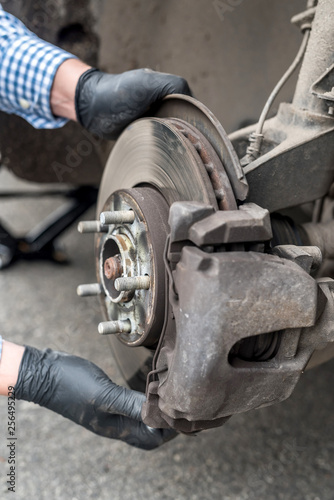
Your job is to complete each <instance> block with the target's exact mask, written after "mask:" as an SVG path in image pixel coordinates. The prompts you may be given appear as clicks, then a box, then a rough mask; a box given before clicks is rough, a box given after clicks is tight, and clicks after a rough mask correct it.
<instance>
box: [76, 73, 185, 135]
mask: <svg viewBox="0 0 334 500" xmlns="http://www.w3.org/2000/svg"><path fill="white" fill-rule="evenodd" d="M168 94H187V95H191V92H190V89H189V86H188V83H187V82H186V80H184V79H183V78H181V77H179V76H175V75H169V74H167V73H157V72H155V71H152V70H150V69H136V70H133V71H126V72H125V73H121V74H119V75H110V74H107V73H102V71H99V70H97V69H89V70H88V71H86V72H85V73H83V74H82V75H81V77H80V78H79V81H78V84H77V87H76V94H75V109H76V114H77V119H78V122H79V123H81V125H83V126H84V127H85V128H86V129H87V130H89V131H90V132H92V133H93V134H96V135H98V136H100V137H103V138H104V139H115V138H116V137H117V136H118V135H119V134H120V133H121V132H122V130H123V129H124V128H125V127H126V126H127V125H128V124H129V123H131V122H132V121H133V120H136V119H137V118H139V117H140V116H142V115H143V114H145V113H146V111H148V109H149V108H150V106H151V105H152V104H154V103H155V102H156V101H158V100H160V99H162V98H163V97H165V96H166V95H168Z"/></svg>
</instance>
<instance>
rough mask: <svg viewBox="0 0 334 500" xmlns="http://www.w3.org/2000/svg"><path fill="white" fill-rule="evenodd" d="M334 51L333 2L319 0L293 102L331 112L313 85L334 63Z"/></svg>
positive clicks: (300, 105)
mask: <svg viewBox="0 0 334 500" xmlns="http://www.w3.org/2000/svg"><path fill="white" fill-rule="evenodd" d="M333 53H334V30H333V2H332V0H319V2H318V5H317V7H316V13H315V17H314V21H313V24H312V31H311V36H310V40H309V43H308V46H307V50H306V54H305V57H304V61H303V64H302V67H301V70H300V73H299V78H298V82H297V86H296V91H295V95H294V98H293V105H294V106H295V107H296V108H300V109H307V110H308V111H310V112H313V113H317V114H324V115H327V112H328V109H327V105H326V103H325V102H324V101H323V100H322V99H318V98H317V97H316V96H315V95H313V94H312V93H311V91H310V89H311V88H312V86H313V84H314V83H315V82H316V81H317V80H318V79H319V78H320V77H321V75H323V74H324V73H325V71H327V70H328V68H329V67H330V66H331V65H332V64H333Z"/></svg>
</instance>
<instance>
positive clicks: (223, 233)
mask: <svg viewBox="0 0 334 500" xmlns="http://www.w3.org/2000/svg"><path fill="white" fill-rule="evenodd" d="M188 239H189V240H190V241H192V242H193V243H195V245H197V246H203V245H221V244H222V243H246V242H250V241H270V240H271V239H272V230H271V222H270V216H269V212H268V210H265V209H263V208H261V207H259V206H257V205H255V204H254V203H245V204H244V205H241V207H240V210H233V211H228V212H223V211H218V212H215V213H214V214H211V215H209V216H208V217H206V218H205V219H202V220H200V221H198V222H197V223H195V224H193V225H192V227H191V228H190V231H189V237H188Z"/></svg>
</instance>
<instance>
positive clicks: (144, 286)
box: [115, 276, 151, 292]
mask: <svg viewBox="0 0 334 500" xmlns="http://www.w3.org/2000/svg"><path fill="white" fill-rule="evenodd" d="M150 284H151V279H150V277H149V276H133V277H126V278H117V279H115V288H116V290H117V291H118V292H127V291H131V292H134V291H135V290H148V289H149V288H150Z"/></svg>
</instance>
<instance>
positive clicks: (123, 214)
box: [100, 210, 135, 226]
mask: <svg viewBox="0 0 334 500" xmlns="http://www.w3.org/2000/svg"><path fill="white" fill-rule="evenodd" d="M134 220H135V213H134V211H133V210H119V211H117V212H102V213H101V215H100V222H101V224H102V225H103V226H104V225H106V224H132V223H133V222H134Z"/></svg>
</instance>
